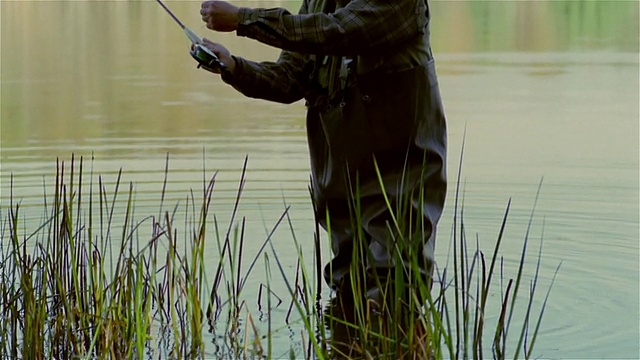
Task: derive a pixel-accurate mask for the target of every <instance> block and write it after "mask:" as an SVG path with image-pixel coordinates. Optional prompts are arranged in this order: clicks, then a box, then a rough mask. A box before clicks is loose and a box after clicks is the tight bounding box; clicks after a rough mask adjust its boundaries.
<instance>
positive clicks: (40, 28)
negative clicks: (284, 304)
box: [0, 1, 640, 359]
mask: <svg viewBox="0 0 640 360" xmlns="http://www.w3.org/2000/svg"><path fill="white" fill-rule="evenodd" d="M239 4H241V5H248V6H263V7H274V6H284V7H287V8H289V9H291V10H295V9H297V7H298V6H299V2H298V1H290V2H285V1H262V2H250V3H247V2H244V3H239ZM169 6H170V7H171V8H172V9H174V11H175V13H176V14H177V15H178V16H179V17H180V18H181V19H182V20H183V21H184V22H185V23H186V24H187V25H188V26H191V27H192V29H193V30H195V31H196V32H198V33H200V34H201V35H206V36H207V37H209V38H211V39H213V40H216V41H220V42H222V43H224V44H226V45H228V47H229V49H230V50H231V51H232V52H233V53H235V54H237V55H240V56H244V57H247V58H250V59H254V60H271V59H274V58H275V56H277V50H274V49H270V48H268V47H265V46H262V45H260V44H258V43H256V42H254V41H252V40H248V39H243V38H239V37H236V36H235V35H233V34H214V33H210V32H209V31H208V30H207V29H206V28H205V27H204V26H203V25H201V21H200V16H199V7H200V4H199V2H186V1H185V2H170V3H169ZM431 7H432V14H433V21H432V34H433V48H434V53H435V56H436V59H437V66H438V71H439V76H440V86H441V90H442V94H443V98H444V102H445V106H446V109H447V117H448V128H449V144H450V152H449V165H448V166H449V177H450V179H451V186H450V190H449V196H448V201H447V207H446V212H445V215H444V218H443V220H442V222H441V223H440V232H439V240H438V248H437V252H438V254H437V256H438V261H439V263H440V264H439V266H441V267H443V266H446V265H447V264H448V265H451V263H450V260H447V259H448V253H449V250H450V246H449V243H450V241H449V239H450V237H451V226H452V223H453V208H454V200H455V179H456V177H457V176H458V170H457V168H458V167H457V164H458V162H459V160H460V154H461V150H460V149H461V147H462V143H463V139H464V146H465V148H464V159H463V171H462V175H461V178H462V186H461V188H462V189H463V190H464V204H465V205H464V206H465V227H466V229H467V233H468V238H469V239H475V238H476V235H477V238H478V240H479V242H480V246H481V247H482V248H483V249H484V250H485V252H487V253H490V250H491V246H492V244H493V242H494V240H495V238H496V236H497V234H498V230H499V227H500V223H501V218H502V216H503V213H504V210H505V208H506V204H507V201H508V199H509V198H512V201H513V204H512V210H511V214H510V220H509V222H508V225H507V232H506V234H505V244H504V249H503V255H504V258H505V264H506V265H505V267H506V268H507V270H508V269H509V268H510V267H511V268H512V267H514V266H515V263H516V262H517V261H518V259H519V252H520V249H521V246H522V240H523V239H524V236H525V231H526V226H527V222H528V220H529V216H530V214H531V210H532V209H533V204H534V198H535V194H536V191H537V187H538V183H539V182H540V181H541V179H543V184H542V189H541V192H540V197H539V201H538V204H537V207H536V210H535V211H536V212H535V215H534V218H533V219H534V220H533V224H532V230H531V239H532V246H531V249H530V253H531V254H532V255H531V259H530V261H529V265H528V266H529V269H530V272H532V271H533V268H534V266H535V253H536V252H537V247H538V244H539V239H540V238H541V237H543V238H544V248H543V255H542V268H541V284H540V285H539V286H540V288H541V289H543V290H544V291H546V287H548V285H549V283H550V279H551V278H552V277H553V272H554V270H555V268H556V267H557V265H558V264H559V263H560V262H561V261H562V267H561V270H560V272H559V274H558V278H557V281H556V283H555V285H554V288H553V290H552V293H551V296H550V300H549V304H548V307H547V310H546V313H545V317H544V319H543V324H542V329H541V336H540V337H539V339H538V342H537V343H536V349H537V350H536V351H535V353H536V354H537V355H538V356H540V357H543V358H558V359H560V358H562V359H567V358H636V359H637V358H640V350H639V344H640V334H639V328H640V324H639V321H640V300H639V297H640V288H639V281H640V280H639V271H640V270H639V261H640V253H639V236H640V235H639V180H638V179H639V97H640V94H639V78H640V73H639V55H638V50H639V49H638V44H639V35H638V34H639V32H638V30H639V29H638V26H639V25H638V24H639V20H638V18H639V15H638V14H639V8H638V2H627V1H529V2H510V1H495V2H494V1H455V2H454V1H435V2H432V4H431ZM0 10H1V20H2V24H1V34H2V35H1V43H2V52H1V91H2V92H1V128H0V131H1V142H2V144H1V155H0V156H1V175H0V180H1V184H0V191H1V202H2V211H3V212H5V211H6V206H7V204H8V199H9V193H10V191H9V189H10V177H11V176H13V181H14V184H13V196H14V197H15V198H20V199H22V203H23V206H24V210H23V211H24V215H25V220H26V221H28V222H31V223H32V224H33V226H34V227H35V226H36V225H37V224H38V221H39V220H40V217H41V215H42V202H43V200H42V199H43V187H46V188H47V189H48V191H49V193H51V186H52V184H53V178H54V175H55V162H56V158H60V159H63V160H67V161H68V160H69V159H70V157H71V154H72V153H74V154H75V155H76V157H79V156H83V157H84V159H85V164H86V165H87V166H88V164H91V163H92V164H93V165H92V166H93V171H94V173H95V174H96V176H97V174H101V175H102V176H103V179H104V181H105V182H106V183H107V185H109V184H113V183H114V182H115V179H116V176H117V172H118V171H119V169H121V168H122V170H123V173H124V174H123V181H124V182H126V183H128V182H133V183H134V184H135V189H136V213H137V214H138V216H140V217H143V216H145V215H154V214H157V212H158V208H157V203H158V199H159V194H160V192H161V190H162V182H163V179H164V167H165V157H166V156H167V153H168V154H169V158H170V160H169V178H168V180H169V184H168V199H167V200H166V201H167V204H169V203H170V204H175V203H176V202H178V201H181V200H183V199H185V198H186V197H187V196H188V194H189V189H194V190H199V189H201V188H202V181H203V180H202V179H203V176H206V177H210V176H211V175H213V173H214V172H215V171H218V172H219V173H218V175H217V176H218V180H219V181H218V184H217V185H216V187H217V191H216V193H215V195H214V200H213V208H214V211H215V212H216V213H217V214H218V217H219V219H220V220H221V222H223V221H224V220H225V219H227V218H228V215H229V214H230V211H231V206H232V203H233V197H234V195H235V189H236V188H237V185H238V179H239V177H240V173H241V168H242V165H243V161H244V158H245V156H248V158H249V161H248V172H247V183H246V188H245V193H244V198H243V200H242V204H241V205H242V206H241V209H240V215H241V216H246V219H247V228H248V230H247V231H248V233H247V234H248V235H247V240H248V241H247V244H246V247H247V248H246V250H245V251H246V253H247V254H255V252H256V251H257V247H258V246H259V245H260V243H261V241H262V240H263V239H264V238H265V236H266V233H267V232H268V231H269V229H270V228H271V227H272V226H273V224H275V222H276V221H277V219H278V218H279V217H280V215H281V214H282V212H283V211H284V209H285V203H286V204H287V205H290V206H291V211H290V215H291V222H292V226H293V228H294V230H295V233H296V236H297V238H298V240H299V241H300V242H301V244H302V245H303V246H304V249H305V253H306V254H307V255H306V258H307V259H311V257H312V237H313V229H314V227H313V218H312V212H311V205H310V201H309V198H308V190H307V185H308V178H309V164H308V155H307V148H306V140H305V127H304V112H305V108H304V105H303V103H301V102H299V103H296V104H293V105H280V104H273V103H268V102H263V101H258V100H251V99H246V98H244V97H243V96H241V95H240V94H238V93H236V92H235V91H234V90H233V89H231V88H230V87H229V86H226V85H225V84H223V83H222V82H221V81H220V79H219V78H217V77H216V76H213V75H210V74H209V73H207V72H205V71H202V70H198V69H196V68H195V64H194V62H193V60H192V59H191V58H190V56H189V54H188V45H189V44H188V41H187V40H186V39H185V37H184V35H183V34H182V32H181V31H180V29H179V28H178V27H177V26H176V25H175V23H173V22H172V20H171V19H170V18H169V17H168V16H167V14H166V13H164V12H163V11H162V9H161V8H160V7H159V6H158V5H157V4H156V3H155V2H152V1H145V2H137V1H136V2H116V1H96V2H91V1H78V2H76V1H68V2H61V1H52V2H34V1H23V2H21V1H2V2H1V3H0ZM465 134H466V135H465ZM91 158H93V159H94V160H93V162H91V161H90V160H89V159H91ZM203 169H204V170H205V174H203ZM43 182H44V183H45V184H46V185H43ZM292 244H293V240H292V237H291V234H290V230H289V229H288V227H286V226H285V227H283V228H282V229H280V230H279V231H278V232H276V236H275V238H274V245H275V246H276V248H277V249H279V250H278V253H279V254H280V256H281V257H282V260H283V261H284V263H285V266H286V268H287V269H289V270H291V271H292V274H293V273H294V270H293V269H294V266H295V261H296V254H295V252H294V251H293V250H291V249H293V247H292ZM325 250H326V246H325ZM215 254H216V253H215V251H213V250H212V252H211V255H210V256H211V257H212V259H213V258H215V256H216V255H215ZM326 256H327V254H326V251H325V258H324V261H326V259H327V257H326ZM211 271H212V272H213V271H214V270H213V269H212V270H211ZM263 277H264V276H263V275H262V274H258V275H256V276H255V279H252V280H251V281H250V282H249V284H250V285H251V286H249V287H250V288H251V289H248V290H247V296H248V298H249V299H255V294H256V292H257V288H258V287H259V283H261V282H264V279H263ZM274 281H275V280H274ZM282 289H283V290H282V292H285V290H284V287H282ZM543 290H541V293H540V294H539V295H542V294H543V293H544V291H543ZM285 313H286V309H279V310H277V311H276V314H279V315H278V316H281V317H284V314H285ZM283 326H284V324H283ZM294 333H295V335H294ZM298 333H299V329H288V330H285V331H283V332H282V336H278V339H277V341H282V343H283V346H287V347H288V346H289V343H290V338H297V337H298V335H297V334H298ZM283 349H286V348H283ZM283 351H284V350H283Z"/></svg>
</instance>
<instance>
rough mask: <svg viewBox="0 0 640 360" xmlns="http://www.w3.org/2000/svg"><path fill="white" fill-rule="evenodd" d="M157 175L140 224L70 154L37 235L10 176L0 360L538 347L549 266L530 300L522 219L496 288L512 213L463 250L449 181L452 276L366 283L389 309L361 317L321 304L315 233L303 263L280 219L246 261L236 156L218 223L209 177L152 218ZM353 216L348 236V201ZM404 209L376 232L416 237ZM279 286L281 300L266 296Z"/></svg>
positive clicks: (1, 210)
mask: <svg viewBox="0 0 640 360" xmlns="http://www.w3.org/2000/svg"><path fill="white" fill-rule="evenodd" d="M168 163H169V159H168V156H167V167H166V169H165V180H164V183H163V188H162V191H161V193H160V194H159V195H160V208H159V210H158V213H157V214H142V215H143V218H142V220H137V219H139V215H141V214H138V213H136V207H135V200H134V194H135V190H134V186H133V184H130V185H129V187H128V188H127V189H125V188H124V186H123V183H122V170H121V171H120V173H119V174H118V177H117V181H116V183H115V185H114V187H113V189H107V186H106V185H105V184H104V183H103V180H102V178H101V177H100V176H97V178H96V179H94V174H93V170H91V171H89V174H88V175H89V180H88V181H87V179H86V176H87V174H86V172H87V171H86V169H85V168H84V163H83V159H82V158H80V159H79V160H76V159H74V157H72V158H71V161H70V164H68V165H67V164H65V162H62V161H58V162H57V172H56V176H55V188H54V191H53V193H52V194H48V193H47V190H49V189H47V188H46V186H45V189H44V201H43V204H42V211H43V213H42V214H43V215H42V218H41V220H40V223H39V224H38V225H37V226H35V227H34V225H33V224H30V223H26V221H25V220H24V217H23V216H22V213H21V210H22V209H21V204H20V200H19V199H16V198H14V194H13V189H14V187H13V185H14V184H13V178H12V180H11V181H12V184H11V194H10V196H9V198H7V197H3V201H2V205H1V206H0V358H2V359H4V358H22V359H49V358H64V359H70V358H74V359H102V358H136V359H143V358H162V359H165V358H197V359H204V358H267V359H271V358H274V359H275V358H283V357H285V358H292V359H299V358H305V359H328V358H353V359H398V358H405V359H443V358H460V359H470V358H474V359H482V358H488V357H493V358H497V359H504V358H507V357H509V358H531V357H537V355H536V353H535V351H534V349H535V344H536V341H537V340H538V337H539V335H540V327H541V323H542V318H543V315H544V310H545V307H546V304H547V301H548V299H549V294H550V291H551V288H552V286H553V282H554V280H555V276H556V275H557V273H558V271H559V268H560V265H558V268H557V269H556V271H555V273H554V274H553V278H552V280H551V283H550V285H549V287H548V288H547V289H546V291H543V293H542V294H539V293H540V290H539V289H538V286H539V283H538V279H539V271H540V258H541V254H542V236H541V239H540V246H539V249H538V254H537V262H536V263H534V264H533V266H534V267H533V274H530V273H528V272H527V271H529V269H528V267H529V265H531V264H529V262H527V261H525V258H526V254H527V251H528V247H529V245H530V244H529V242H530V229H531V223H532V221H533V218H534V211H533V210H532V212H531V216H530V219H529V224H528V226H527V230H526V234H525V235H524V238H523V239H521V240H519V241H521V242H522V252H521V257H520V259H519V262H518V270H517V273H516V274H515V275H514V276H513V277H510V276H506V275H505V274H504V260H505V259H504V258H503V257H502V255H500V246H501V243H502V242H503V240H504V239H503V234H504V230H505V228H506V226H507V219H508V216H509V208H510V201H509V203H508V204H507V205H506V209H505V213H504V217H503V221H502V224H500V225H499V226H500V227H499V229H500V232H499V235H498V238H497V239H496V241H495V246H494V248H493V249H491V253H490V254H488V256H487V255H485V253H484V252H483V251H481V250H480V249H479V245H478V241H477V239H476V240H475V243H476V244H475V247H474V246H473V245H471V244H470V243H473V240H469V239H467V234H466V229H465V226H464V206H463V205H460V207H459V200H462V198H461V195H460V193H459V191H460V179H459V178H458V181H457V189H456V198H455V211H454V219H453V235H452V238H451V239H450V241H452V248H453V254H451V256H452V258H453V268H452V269H449V268H444V269H436V271H435V273H434V277H433V279H432V280H431V281H424V280H423V279H422V277H420V276H415V275H414V274H417V273H418V269H417V264H415V263H414V264H408V265H405V266H403V267H401V269H402V271H398V270H397V271H395V275H394V279H392V280H393V281H389V282H387V281H384V279H378V284H379V287H380V288H381V289H383V294H384V297H383V298H384V299H391V300H389V301H388V302H386V301H385V303H383V304H382V306H381V307H380V308H378V309H376V310H375V311H374V310H372V309H373V308H372V304H371V303H370V302H368V301H357V300H356V301H353V302H352V303H350V304H347V305H345V303H344V302H343V301H341V300H340V299H337V298H335V297H334V298H330V299H326V298H323V297H322V294H323V292H322V288H323V286H326V285H324V284H323V280H322V275H321V274H322V271H321V270H322V268H321V265H322V262H321V259H320V248H321V244H320V229H319V227H318V226H316V233H315V241H314V252H313V256H314V258H313V259H305V257H304V256H303V255H304V254H309V251H308V250H307V251H306V252H304V251H303V248H302V245H301V244H300V243H299V242H298V240H297V238H296V233H295V232H294V230H293V229H294V227H293V224H292V222H291V218H290V217H289V208H288V207H286V208H285V210H284V211H283V213H282V215H281V216H280V218H279V220H278V221H277V222H276V223H275V224H273V227H272V230H271V232H270V233H269V234H268V235H267V236H266V238H265V239H264V241H263V242H262V243H261V244H260V248H259V251H258V252H257V253H256V254H250V255H247V254H246V253H245V251H243V250H244V239H245V232H246V219H244V218H242V219H240V218H238V217H237V210H238V205H239V204H240V201H241V199H242V193H243V188H244V185H245V181H246V177H245V175H246V169H247V161H246V159H245V163H244V167H243V171H242V175H241V178H240V181H239V183H238V190H237V194H236V198H235V202H234V205H233V210H232V211H231V214H230V220H229V222H228V224H221V223H219V222H218V220H217V219H218V216H216V214H212V213H211V201H212V195H213V193H214V191H215V184H216V174H214V175H213V176H211V178H210V180H209V181H207V182H205V183H204V184H203V189H202V194H200V195H197V194H195V193H194V192H193V191H191V192H190V193H189V194H188V196H187V198H188V201H187V204H186V205H183V206H180V207H179V206H178V205H175V204H167V205H169V206H173V207H172V208H170V209H169V210H165V209H164V208H163V207H164V202H165V194H166V189H167V185H168V184H167V175H168V173H169V170H168V168H169V167H168ZM461 164H462V162H461V163H460V169H459V170H461ZM459 173H460V172H459ZM87 187H88V188H87ZM355 193H356V194H357V189H356V191H355ZM354 199H357V196H354ZM536 199H537V196H536ZM353 205H354V206H353V208H354V209H355V211H354V223H355V224H357V223H358V222H357V221H358V218H359V217H358V215H357V214H358V208H359V207H358V202H357V201H354V202H353ZM388 205H389V206H390V207H391V206H392V204H388ZM285 206H286V205H285ZM116 208H117V209H118V211H116ZM121 208H122V209H123V211H120V209H121ZM405 208H411V207H410V206H409V207H405ZM533 208H534V210H535V204H534V206H533ZM402 209H403V207H402V206H401V205H400V206H397V209H396V210H397V211H398V212H397V213H395V214H396V217H395V219H394V224H389V226H390V231H391V232H392V233H394V231H393V230H394V229H395V230H397V232H395V233H402V231H400V229H401V228H402V227H403V226H416V224H403V221H402V219H403V218H405V216H404V215H405V214H404V213H403V211H402ZM226 215H229V214H226ZM281 227H288V228H289V230H290V232H291V234H292V239H293V240H292V242H293V245H294V246H295V249H296V252H297V266H296V269H295V273H294V272H292V271H290V270H288V268H286V267H285V266H283V262H282V261H281V259H280V258H279V255H278V252H277V251H276V250H275V248H274V245H273V243H272V242H271V237H272V235H273V234H274V232H275V230H276V229H278V228H281ZM359 239H360V236H357V239H356V244H357V245H356V248H357V249H358V251H354V261H353V264H355V265H353V266H354V267H353V269H352V277H351V282H352V283H353V284H358V283H359V282H361V281H363V277H362V275H363V274H364V272H365V269H362V268H358V264H363V263H365V259H366V256H367V253H366V250H364V249H365V246H361V245H362V244H363V243H362V241H358V240H359ZM512 241H513V240H512ZM212 242H213V243H215V245H216V247H217V250H218V253H217V254H216V255H217V257H216V261H215V262H212V261H210V259H209V257H206V256H205V251H204V249H205V243H212ZM396 243H397V244H402V243H403V242H402V241H397V242H396ZM440 243H441V244H442V240H441V241H440ZM407 251H409V252H410V251H412V249H410V247H408V248H407V249H404V248H400V246H398V248H397V249H396V253H397V254H401V253H403V252H404V253H406V252H407ZM247 256H249V257H248V258H247ZM398 256H399V255H398ZM396 263H398V262H396ZM399 263H402V262H399ZM244 264H248V266H244ZM243 267H244V268H243ZM525 268H526V271H525ZM260 273H262V274H260ZM257 276H264V277H265V279H266V280H265V281H266V283H264V284H263V283H261V285H260V288H259V289H258V290H257V292H258V299H257V303H256V304H253V303H249V302H247V301H246V300H245V299H244V298H243V296H242V294H243V290H245V288H246V286H247V284H248V282H247V281H248V279H251V278H252V277H257ZM276 279H277V280H278V281H281V280H282V281H284V284H285V285H286V286H285V288H286V289H283V288H282V286H280V287H279V288H278V289H275V288H274V287H272V281H274V280H276ZM250 283H252V282H250ZM252 284H253V283H252ZM353 290H354V296H353V298H354V299H362V298H364V296H363V294H360V293H358V287H357V286H354V287H353ZM399 294H404V296H400V295H399ZM491 297H499V299H497V300H499V301H490V300H489V299H490V298H491ZM494 303H496V304H497V307H495V306H494V305H496V304H494ZM276 306H287V308H288V312H287V315H286V319H285V323H279V322H278V323H276V322H275V321H276V320H274V318H275V317H274V316H272V309H274V308H275V307H276ZM494 307H495V308H494ZM295 319H299V320H295ZM290 321H291V322H292V323H294V322H295V324H292V323H289V322H290ZM283 327H289V328H291V327H297V329H298V330H300V331H298V334H299V338H298V339H291V342H292V343H291V345H290V348H289V349H282V348H276V347H277V346H276V345H275V341H274V339H275V338H276V337H278V336H282V335H279V333H278V330H279V329H282V328H283ZM285 336H289V337H290V334H287V335H285ZM296 336H298V335H296ZM212 339H213V341H212ZM294 342H296V343H297V344H294Z"/></svg>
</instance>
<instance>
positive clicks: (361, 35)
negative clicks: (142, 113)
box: [223, 0, 428, 103]
mask: <svg viewBox="0 0 640 360" xmlns="http://www.w3.org/2000/svg"><path fill="white" fill-rule="evenodd" d="M324 1H327V0H303V3H302V6H301V8H300V11H299V13H298V14H297V15H294V14H291V13H290V12H289V11H287V10H286V9H283V8H273V9H263V8H256V9H252V8H241V9H240V12H239V15H238V16H239V24H238V29H237V31H236V33H237V35H238V36H244V37H248V38H251V39H255V40H258V41H260V42H262V43H264V44H267V45H271V46H274V47H278V48H280V49H282V50H283V51H282V52H281V54H280V56H279V58H278V59H277V61H275V62H268V61H267V62H259V63H258V62H253V61H249V60H246V59H243V58H240V57H235V59H236V69H235V71H234V74H233V75H227V76H223V80H224V81H226V82H227V83H229V84H231V85H232V86H233V87H234V88H236V89H237V90H238V91H240V92H241V93H243V94H244V95H246V96H249V97H253V98H261V99H266V100H272V101H277V102H282V103H292V102H295V101H297V100H300V99H302V98H303V97H304V96H305V93H306V92H307V89H308V86H309V64H308V63H309V60H310V55H330V56H355V55H360V54H364V53H375V52H384V51H389V49H392V48H394V47H395V46H397V45H399V44H402V43H403V42H406V41H408V40H410V39H412V38H416V37H417V36H419V35H420V34H423V33H424V31H425V28H426V26H427V23H428V10H427V5H426V3H425V0H351V1H349V2H348V3H347V4H346V5H345V6H344V7H339V8H338V9H336V10H335V11H334V12H333V13H330V14H327V13H322V12H317V11H316V10H315V9H321V8H323V5H324Z"/></svg>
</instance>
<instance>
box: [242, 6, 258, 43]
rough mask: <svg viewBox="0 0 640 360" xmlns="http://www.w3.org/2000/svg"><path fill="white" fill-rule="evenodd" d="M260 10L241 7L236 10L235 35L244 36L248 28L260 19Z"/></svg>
mask: <svg viewBox="0 0 640 360" xmlns="http://www.w3.org/2000/svg"><path fill="white" fill-rule="evenodd" d="M260 10H261V9H252V8H245V7H241V8H240V9H239V10H238V27H237V29H236V35H238V36H246V34H247V30H248V27H249V26H250V25H251V24H252V23H254V22H255V21H256V20H258V18H259V17H260Z"/></svg>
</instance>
